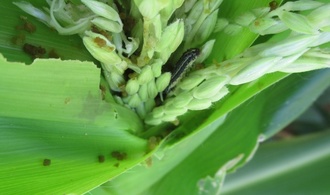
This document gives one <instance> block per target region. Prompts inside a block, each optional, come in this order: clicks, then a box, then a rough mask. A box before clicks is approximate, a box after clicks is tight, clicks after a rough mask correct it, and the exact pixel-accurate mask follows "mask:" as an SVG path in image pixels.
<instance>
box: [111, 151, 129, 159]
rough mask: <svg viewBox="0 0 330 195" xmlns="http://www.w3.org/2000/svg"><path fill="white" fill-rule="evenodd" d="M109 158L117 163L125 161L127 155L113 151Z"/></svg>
mask: <svg viewBox="0 0 330 195" xmlns="http://www.w3.org/2000/svg"><path fill="white" fill-rule="evenodd" d="M111 156H112V157H113V158H115V159H117V160H119V161H121V160H124V159H126V157H127V154H126V152H119V151H113V152H111Z"/></svg>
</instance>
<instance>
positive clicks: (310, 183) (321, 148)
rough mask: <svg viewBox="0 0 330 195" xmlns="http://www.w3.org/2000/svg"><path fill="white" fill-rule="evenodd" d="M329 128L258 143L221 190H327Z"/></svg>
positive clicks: (327, 191) (273, 191)
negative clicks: (249, 158)
mask: <svg viewBox="0 0 330 195" xmlns="http://www.w3.org/2000/svg"><path fill="white" fill-rule="evenodd" d="M329 140H330V133H329V130H327V131H324V132H322V133H315V134H312V135H308V136H303V137H297V138H290V139H288V140H283V141H275V142H269V143H265V144H262V145H261V147H260V149H259V150H258V152H257V154H256V155H255V157H254V158H253V159H252V160H251V162H250V163H248V164H247V165H246V166H245V167H244V168H242V169H240V170H239V171H238V172H237V173H234V174H233V175H229V176H228V178H227V179H226V181H225V182H224V188H223V194H228V195H229V194H246V195H249V194H270V195H272V194H274V195H275V194H328V193H329V182H328V181H329V175H330V169H329V163H330V150H329V147H330V141H329Z"/></svg>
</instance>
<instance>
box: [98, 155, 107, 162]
mask: <svg viewBox="0 0 330 195" xmlns="http://www.w3.org/2000/svg"><path fill="white" fill-rule="evenodd" d="M97 158H98V161H99V163H103V162H104V161H105V157H104V155H98V156H97Z"/></svg>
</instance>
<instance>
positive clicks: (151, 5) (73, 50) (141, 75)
mask: <svg viewBox="0 0 330 195" xmlns="http://www.w3.org/2000/svg"><path fill="white" fill-rule="evenodd" d="M281 3H282V2H279V1H266V0H259V1H253V0H249V1H239V0H231V1H229V0H227V1H222V0H203V1H196V0H187V1H184V0H168V1H161V0H134V1H122V0H99V1H97V0H90V1H88V0H81V1H79V0H72V1H64V0H46V1H14V2H13V1H6V0H4V1H3V2H2V3H1V5H0V9H1V11H2V13H3V17H1V18H0V24H1V29H0V52H1V53H2V55H1V56H0V66H1V72H2V76H1V77H0V81H1V82H0V83H1V85H0V91H1V92H0V100H1V101H0V130H1V131H0V134H1V136H0V139H1V142H0V144H1V149H0V156H1V160H0V164H1V166H0V172H1V174H0V185H1V186H0V192H1V193H2V194H84V193H86V194H219V193H220V192H221V189H222V188H223V187H222V184H223V181H224V178H225V176H226V175H227V174H228V173H230V172H232V171H235V170H236V169H238V168H239V167H241V166H243V165H244V164H246V163H247V162H248V161H249V160H250V159H251V158H252V157H253V155H254V153H255V151H257V149H258V145H259V143H260V142H263V141H264V140H267V139H269V138H270V137H272V136H273V135H274V134H275V133H276V132H278V131H279V130H281V129H282V128H283V127H285V125H287V124H288V123H290V122H291V121H292V120H294V119H295V118H296V117H297V116H299V114H301V113H302V112H303V111H304V110H305V109H306V108H308V106H309V105H310V104H312V103H313V101H314V100H315V99H316V98H317V97H318V96H319V95H320V94H321V93H322V92H323V91H324V90H325V89H326V88H327V87H328V86H329V85H330V81H329V76H330V72H329V70H328V69H327V68H329V67H330V60H329V59H330V50H329V48H330V47H329V42H330V33H329V30H330V23H329V21H330V18H329V17H330V15H329V13H330V12H329V11H328V10H329V9H330V2H329V1H326V0H324V1H310V0H299V1H287V2H284V3H282V4H281ZM317 69H320V70H317ZM303 72H305V73H303ZM238 171H239V170H238Z"/></svg>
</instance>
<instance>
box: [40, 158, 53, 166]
mask: <svg viewBox="0 0 330 195" xmlns="http://www.w3.org/2000/svg"><path fill="white" fill-rule="evenodd" d="M51 162H52V161H51V160H50V159H48V158H45V159H44V161H43V163H42V165H43V166H45V167H47V166H50V164H51Z"/></svg>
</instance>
